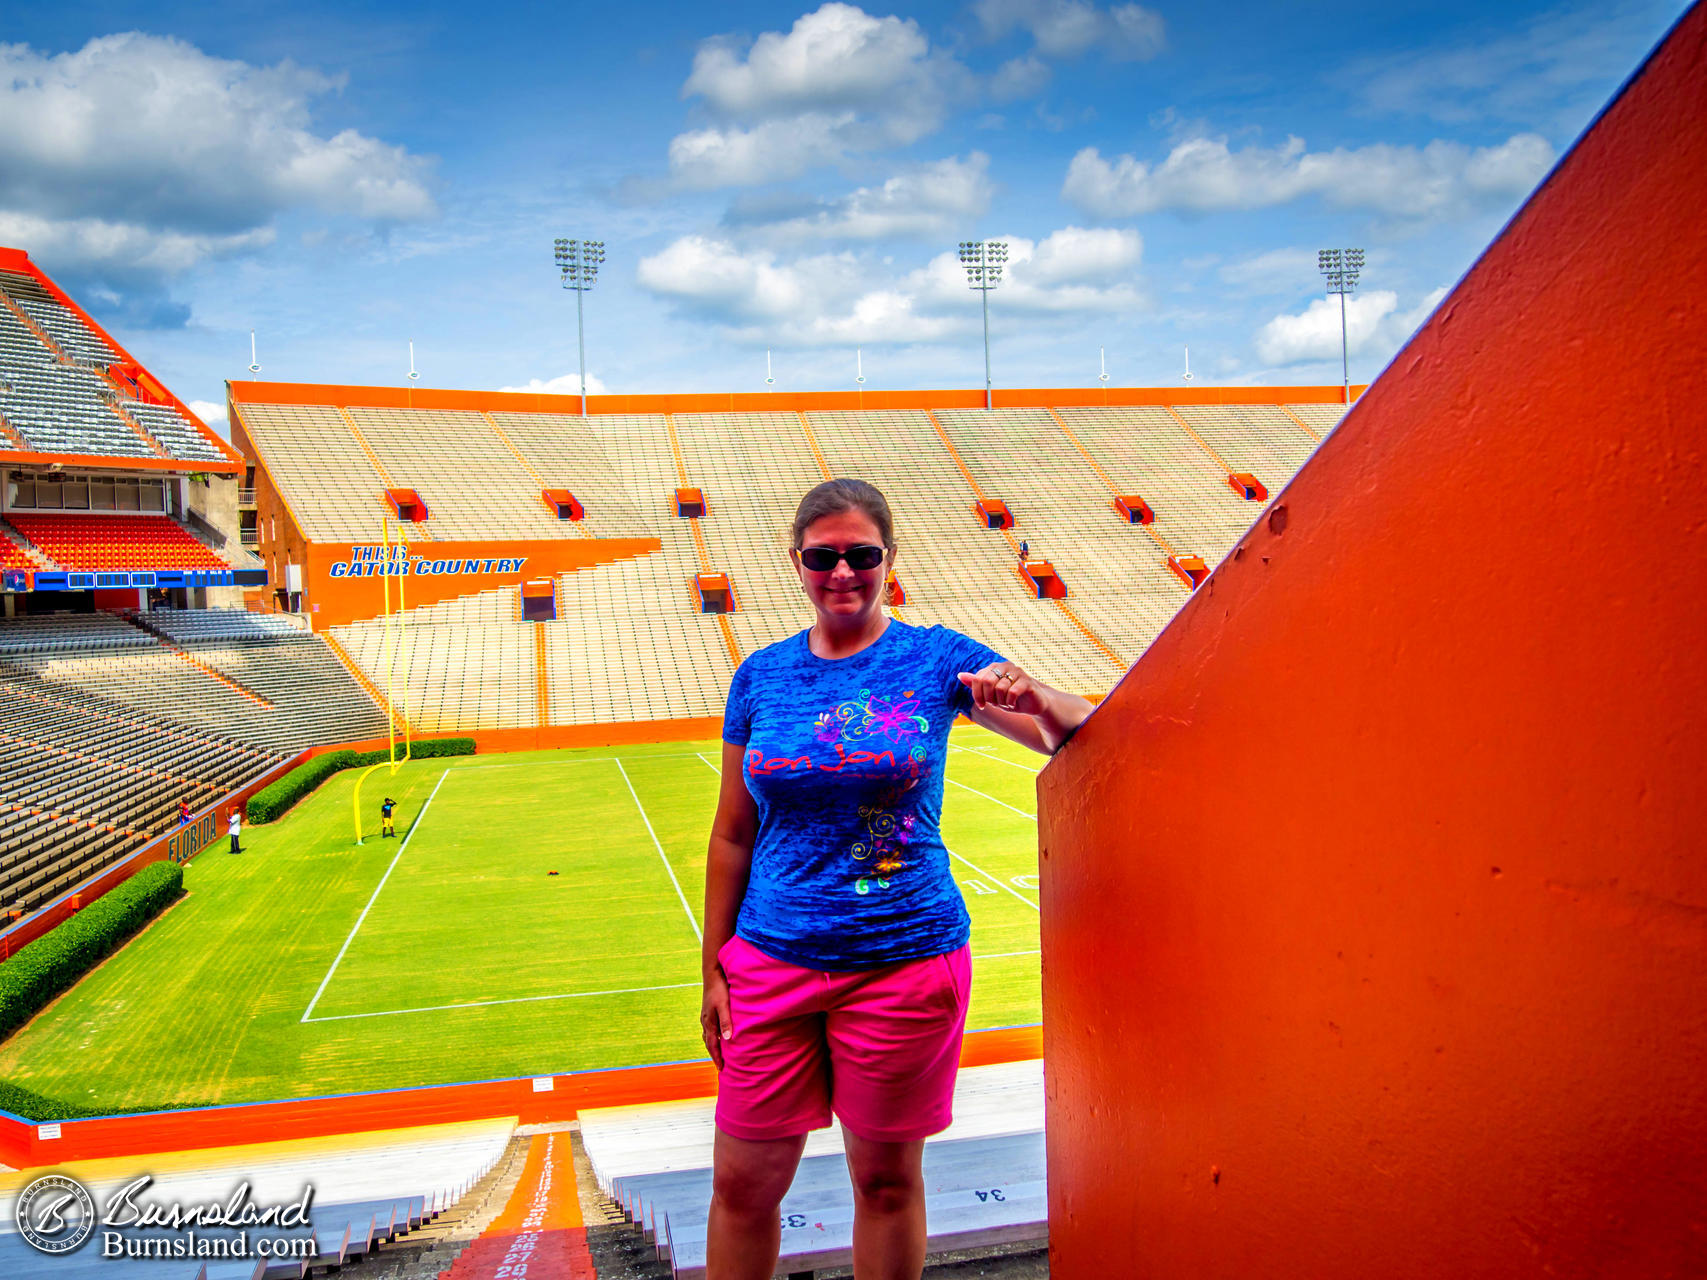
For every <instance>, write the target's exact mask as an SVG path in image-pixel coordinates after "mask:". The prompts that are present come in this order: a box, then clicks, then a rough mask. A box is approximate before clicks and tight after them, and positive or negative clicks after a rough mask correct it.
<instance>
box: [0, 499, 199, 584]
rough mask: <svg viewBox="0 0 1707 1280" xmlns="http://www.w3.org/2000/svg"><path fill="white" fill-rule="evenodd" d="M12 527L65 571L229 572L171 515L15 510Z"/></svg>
mask: <svg viewBox="0 0 1707 1280" xmlns="http://www.w3.org/2000/svg"><path fill="white" fill-rule="evenodd" d="M9 518H10V519H11V521H12V524H13V526H14V527H15V528H16V529H17V530H18V532H19V533H21V534H23V535H24V536H25V537H26V538H28V539H29V540H30V541H31V542H33V543H34V544H35V545H36V546H37V547H38V548H40V550H41V551H42V553H43V554H44V555H46V556H48V557H49V558H51V559H52V560H53V561H54V562H55V563H57V564H59V565H61V566H63V567H64V568H66V569H83V570H91V571H98V570H101V569H229V568H230V567H231V566H230V565H229V564H227V563H226V562H225V561H223V560H221V559H220V558H219V557H218V556H217V555H215V554H214V553H213V552H212V551H209V550H208V549H207V548H206V547H205V546H203V545H202V544H201V543H199V542H197V541H196V540H195V538H194V537H193V536H191V534H190V532H189V531H188V530H187V529H185V528H184V527H183V526H182V525H180V524H179V523H178V522H177V521H175V520H173V519H172V518H171V517H170V516H142V515H138V516H131V515H116V514H115V515H43V514H41V513H39V512H24V511H14V512H12V513H11V515H10V517H9Z"/></svg>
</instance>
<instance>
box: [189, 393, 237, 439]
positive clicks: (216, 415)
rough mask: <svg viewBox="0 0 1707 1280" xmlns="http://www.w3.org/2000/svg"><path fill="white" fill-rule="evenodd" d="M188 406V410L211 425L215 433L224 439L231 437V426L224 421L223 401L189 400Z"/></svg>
mask: <svg viewBox="0 0 1707 1280" xmlns="http://www.w3.org/2000/svg"><path fill="white" fill-rule="evenodd" d="M189 407H190V412H191V413H193V414H195V415H196V417H198V418H200V419H201V420H202V421H203V422H205V423H206V424H207V425H208V426H209V427H211V428H212V429H213V432H214V434H215V435H217V436H219V437H220V438H221V439H224V440H229V439H231V427H230V426H229V425H228V424H227V423H226V421H225V405H224V403H223V402H221V403H217V404H216V403H215V402H214V401H212V400H191V401H190V402H189Z"/></svg>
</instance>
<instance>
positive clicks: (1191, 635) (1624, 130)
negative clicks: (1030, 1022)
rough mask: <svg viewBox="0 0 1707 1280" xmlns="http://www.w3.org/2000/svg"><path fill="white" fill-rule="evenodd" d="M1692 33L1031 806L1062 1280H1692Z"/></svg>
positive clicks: (1177, 623)
mask: <svg viewBox="0 0 1707 1280" xmlns="http://www.w3.org/2000/svg"><path fill="white" fill-rule="evenodd" d="M1704 209H1707V9H1703V8H1701V7H1697V8H1695V9H1694V10H1692V11H1691V12H1690V13H1689V14H1688V15H1686V16H1685V17H1684V18H1683V19H1682V21H1681V22H1680V24H1679V26H1678V28H1677V29H1676V30H1675V31H1674V33H1673V34H1672V36H1671V37H1670V38H1669V39H1668V41H1667V42H1666V44H1665V45H1664V46H1663V47H1662V49H1661V50H1660V51H1659V52H1658V53H1657V54H1656V55H1655V57H1654V59H1653V60H1652V61H1651V62H1650V63H1649V65H1648V66H1647V68H1646V69H1645V71H1644V72H1643V73H1642V74H1641V75H1640V76H1639V77H1638V78H1637V79H1636V80H1635V81H1634V82H1633V83H1632V84H1631V85H1629V86H1628V87H1627V88H1626V90H1625V91H1624V92H1623V94H1622V96H1621V97H1620V98H1618V99H1617V100H1616V101H1615V103H1614V104H1613V105H1612V106H1611V107H1610V108H1609V109H1608V111H1607V112H1606V113H1605V115H1604V116H1603V117H1602V118H1601V119H1600V120H1599V122H1598V123H1597V124H1596V125H1595V126H1594V127H1593V129H1592V130H1591V131H1590V132H1589V133H1588V134H1587V135H1586V136H1585V137H1584V139H1583V140H1582V141H1581V143H1580V144H1579V145H1578V146H1577V147H1576V148H1575V150H1574V151H1573V152H1572V153H1571V154H1570V156H1569V157H1568V158H1567V159H1566V160H1565V161H1564V162H1563V163H1562V165H1561V166H1560V168H1559V169H1558V170H1557V171H1556V172H1555V174H1554V175H1553V176H1552V177H1551V178H1550V179H1549V180H1548V181H1547V182H1546V183H1545V184H1544V185H1543V187H1542V188H1541V190H1540V191H1539V192H1538V193H1537V194H1536V195H1535V196H1534V197H1533V198H1532V200H1531V201H1530V203H1529V204H1528V205H1527V206H1526V208H1525V209H1524V210H1523V211H1522V213H1520V214H1519V216H1518V217H1517V218H1516V219H1515V220H1514V222H1513V223H1512V224H1511V225H1510V226H1509V227H1508V228H1507V229H1506V230H1505V231H1504V232H1503V233H1502V234H1501V236H1500V237H1499V238H1498V239H1497V240H1496V241H1495V243H1494V244H1493V245H1492V246H1491V247H1490V249H1489V250H1488V251H1487V253H1486V255H1485V256H1484V257H1483V258H1482V260H1481V261H1480V262H1479V263H1478V264H1477V266H1476V267H1475V268H1474V269H1473V270H1472V271H1471V272H1470V274H1469V275H1468V276H1467V277H1466V278H1465V280H1464V281H1463V283H1462V284H1461V285H1460V286H1459V288H1458V289H1457V290H1456V291H1455V292H1454V293H1453V294H1452V296H1451V297H1450V298H1448V299H1447V300H1446V301H1445V303H1443V304H1442V306H1441V307H1440V309H1439V310H1438V311H1437V312H1436V313H1435V315H1434V317H1433V318H1432V319H1431V320H1430V321H1429V322H1428V324H1427V325H1426V326H1425V327H1424V328H1423V330H1422V331H1421V332H1420V333H1419V334H1418V335H1417V337H1416V338H1415V339H1414V340H1413V341H1412V342H1411V343H1410V345H1409V346H1407V347H1406V349H1405V350H1404V351H1403V352H1402V353H1401V354H1400V355H1399V357H1398V358H1397V360H1396V361H1395V362H1394V364H1393V365H1392V366H1391V367H1390V368H1389V369H1388V371H1387V372H1386V373H1385V374H1384V375H1383V376H1382V377H1381V378H1380V379H1379V380H1378V381H1377V382H1376V383H1375V384H1374V385H1373V386H1372V387H1371V388H1370V389H1369V391H1368V393H1367V394H1366V395H1365V396H1364V397H1363V398H1362V400H1361V402H1360V403H1359V404H1358V405H1357V406H1356V407H1355V408H1354V409H1353V410H1352V412H1351V414H1350V415H1349V416H1348V417H1347V418H1346V420H1345V422H1344V423H1343V425H1341V427H1340V428H1339V430H1338V431H1337V432H1336V433H1335V434H1334V435H1332V436H1330V437H1329V438H1328V440H1327V441H1326V442H1325V443H1324V444H1323V445H1322V447H1321V449H1320V450H1319V451H1318V452H1317V453H1316V455H1315V457H1314V458H1313V460H1312V461H1311V462H1310V463H1309V464H1307V465H1306V466H1305V467H1304V469H1303V470H1302V471H1301V472H1300V473H1299V475H1298V476H1297V477H1296V479H1295V480H1294V481H1293V482H1292V484H1291V485H1290V486H1289V487H1288V488H1287V490H1286V491H1285V492H1284V493H1282V494H1281V495H1280V496H1279V499H1278V503H1277V505H1276V506H1275V507H1274V508H1273V510H1272V513H1271V515H1270V516H1269V517H1268V518H1267V519H1266V520H1265V521H1263V522H1261V523H1259V525H1258V527H1257V528H1256V529H1255V530H1254V531H1253V532H1252V533H1251V534H1250V535H1249V536H1248V537H1247V539H1246V540H1245V541H1244V543H1243V544H1242V545H1241V546H1240V547H1239V548H1237V549H1236V551H1235V553H1234V555H1233V556H1232V557H1231V558H1230V559H1229V560H1228V561H1227V562H1225V563H1224V564H1223V565H1222V566H1221V567H1220V568H1219V569H1218V570H1217V572H1216V573H1215V574H1214V575H1213V576H1212V577H1211V578H1210V579H1209V581H1208V582H1207V583H1206V584H1205V585H1204V586H1202V587H1201V588H1199V590H1198V591H1197V593H1196V594H1195V595H1194V596H1193V597H1192V599H1191V601H1190V602H1189V603H1188V604H1187V606H1186V608H1185V609H1184V611H1183V612H1182V613H1181V614H1180V615H1179V616H1178V617H1176V618H1175V619H1174V621H1173V623H1172V624H1171V625H1170V626H1169V627H1167V628H1166V629H1165V630H1164V631H1163V633H1162V634H1161V636H1160V637H1159V638H1158V639H1157V640H1156V642H1155V643H1154V644H1153V645H1152V646H1151V647H1150V649H1149V650H1148V652H1147V653H1146V654H1145V655H1144V658H1143V659H1142V661H1140V662H1139V663H1138V664H1137V666H1136V667H1134V669H1133V670H1132V671H1131V672H1130V673H1129V674H1128V676H1127V677H1126V679H1125V680H1124V681H1123V682H1122V683H1121V685H1120V686H1119V687H1118V688H1117V689H1116V690H1115V691H1114V692H1113V693H1112V694H1111V695H1110V697H1109V698H1108V699H1107V700H1106V702H1105V704H1104V705H1103V707H1102V708H1101V709H1100V710H1099V711H1098V712H1097V713H1096V714H1095V715H1094V716H1092V717H1091V719H1090V720H1089V721H1088V722H1087V723H1086V725H1085V726H1084V728H1083V729H1082V730H1081V732H1080V733H1079V735H1078V736H1077V738H1076V739H1075V740H1074V741H1073V742H1072V743H1071V744H1070V745H1069V747H1068V748H1067V749H1066V750H1065V751H1064V752H1063V753H1062V754H1061V755H1060V756H1059V757H1058V758H1057V759H1056V760H1055V761H1053V762H1052V763H1051V764H1050V765H1049V767H1048V768H1047V769H1046V770H1045V771H1044V773H1043V775H1042V776H1041V779H1040V782H1039V790H1040V802H1041V809H1042V812H1041V824H1040V826H1041V838H1042V844H1043V852H1042V857H1043V864H1042V865H1043V871H1044V874H1043V880H1042V894H1043V902H1042V906H1043V995H1044V1000H1043V1003H1044V1028H1045V1030H1044V1048H1045V1059H1046V1061H1047V1063H1048V1124H1049V1138H1048V1142H1049V1194H1050V1237H1051V1253H1052V1257H1051V1269H1050V1274H1051V1275H1052V1276H1054V1277H1056V1280H1106V1278H1107V1277H1111V1276H1121V1277H1146V1278H1165V1280H1218V1278H1222V1277H1225V1278H1227V1280H1234V1278H1236V1280H1270V1278H1272V1280H1300V1278H1302V1277H1308V1278H1309V1280H1371V1278H1373V1277H1379V1278H1380V1280H1441V1278H1442V1277H1448V1276H1452V1277H1458V1276H1463V1277H1490V1278H1496V1277H1497V1278H1499V1280H1510V1278H1513V1277H1541V1276H1547V1277H1554V1278H1559V1277H1585V1278H1586V1277H1602V1278H1604V1277H1629V1278H1631V1280H1652V1278H1654V1277H1660V1276H1675V1277H1686V1276H1687V1277H1700V1276H1707V852H1704V849H1707V834H1704V833H1707V661H1704V660H1703V654H1704V652H1707V430H1704V424H1707V363H1704V360H1703V352H1704V351H1707V221H1704V215H1703V210H1704Z"/></svg>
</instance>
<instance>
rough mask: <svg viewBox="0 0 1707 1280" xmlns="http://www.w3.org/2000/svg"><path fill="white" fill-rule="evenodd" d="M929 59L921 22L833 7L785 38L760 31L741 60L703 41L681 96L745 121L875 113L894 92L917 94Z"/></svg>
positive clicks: (799, 23) (720, 44)
mask: <svg viewBox="0 0 1707 1280" xmlns="http://www.w3.org/2000/svg"><path fill="white" fill-rule="evenodd" d="M929 55H930V41H929V40H928V39H927V38H926V37H925V34H924V33H923V32H922V31H920V30H919V25H918V23H916V22H912V21H903V20H902V19H900V18H893V17H891V18H874V17H872V16H871V15H870V14H868V13H866V12H865V11H864V10H863V9H860V8H858V7H856V6H854V5H850V4H839V3H834V2H832V3H829V4H826V5H824V6H822V7H821V8H819V9H818V10H816V11H815V12H813V13H808V14H805V15H803V16H802V17H800V18H798V19H796V20H795V23H794V26H793V28H792V29H791V30H790V31H789V32H788V34H787V35H784V34H782V33H781V32H777V31H767V32H765V33H764V34H763V35H761V36H760V37H759V38H758V39H757V40H755V41H754V42H753V45H752V48H751V49H749V50H748V51H747V56H746V57H745V58H742V57H741V56H740V55H739V54H738V53H737V51H736V49H735V48H734V47H733V46H732V45H731V44H730V42H729V41H728V40H726V39H719V40H708V41H706V42H705V43H704V44H702V45H701V46H700V48H699V52H698V53H696V54H695V55H694V60H693V72H692V73H691V74H690V75H689V76H688V79H687V83H686V84H685V85H683V86H682V96H683V97H692V96H695V95H699V96H702V97H704V98H705V100H706V102H707V103H708V104H709V105H710V106H711V107H712V109H713V110H715V111H717V112H719V113H721V114H723V115H726V116H729V117H732V118H735V119H748V120H751V119H762V118H763V117H765V116H771V115H792V114H794V113H796V112H798V111H818V110H824V109H826V108H836V107H852V108H868V109H869V108H876V107H882V106H884V105H885V99H886V98H887V97H888V95H890V94H893V93H895V92H896V91H897V90H900V91H904V92H915V91H917V88H918V81H919V80H920V79H921V77H922V75H923V73H924V72H925V70H926V64H927V62H928V59H929Z"/></svg>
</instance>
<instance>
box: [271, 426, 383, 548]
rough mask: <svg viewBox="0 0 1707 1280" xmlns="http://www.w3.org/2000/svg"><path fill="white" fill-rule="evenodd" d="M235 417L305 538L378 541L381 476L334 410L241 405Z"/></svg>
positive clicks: (381, 510) (317, 540)
mask: <svg viewBox="0 0 1707 1280" xmlns="http://www.w3.org/2000/svg"><path fill="white" fill-rule="evenodd" d="M238 415H239V418H240V420H241V421H242V423H243V425H244V426H245V427H246V428H247V429H248V432H249V437H250V439H252V440H253V441H254V442H255V446H256V448H257V449H259V450H260V453H261V457H262V459H263V461H264V462H265V463H266V467H267V472H268V474H269V475H270V476H271V477H272V481H273V483H274V484H275V485H277V486H278V489H279V491H280V492H281V493H282V494H283V495H284V499H285V501H286V503H288V504H289V506H290V509H291V512H292V514H294V515H295V516H296V520H297V523H298V524H299V525H300V526H301V528H302V533H303V536H304V537H305V538H307V539H308V540H309V541H310V542H370V541H372V542H377V541H378V540H379V532H380V527H381V523H382V521H383V520H384V519H385V518H386V517H387V516H388V515H389V514H390V508H389V507H388V506H386V503H385V489H386V484H385V479H384V477H382V476H381V475H380V474H379V473H378V472H377V471H375V470H374V468H373V464H372V463H370V462H369V461H368V460H367V458H366V456H365V455H364V454H363V453H362V451H361V450H360V449H359V448H357V447H356V444H355V440H354V438H353V437H352V436H351V435H350V429H349V426H348V425H347V424H346V423H345V422H344V419H343V418H342V417H341V416H340V415H339V413H338V411H337V410H336V409H333V408H328V407H326V406H323V405H265V404H255V405H244V406H242V408H240V409H239V410H238ZM411 532H413V531H411Z"/></svg>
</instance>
